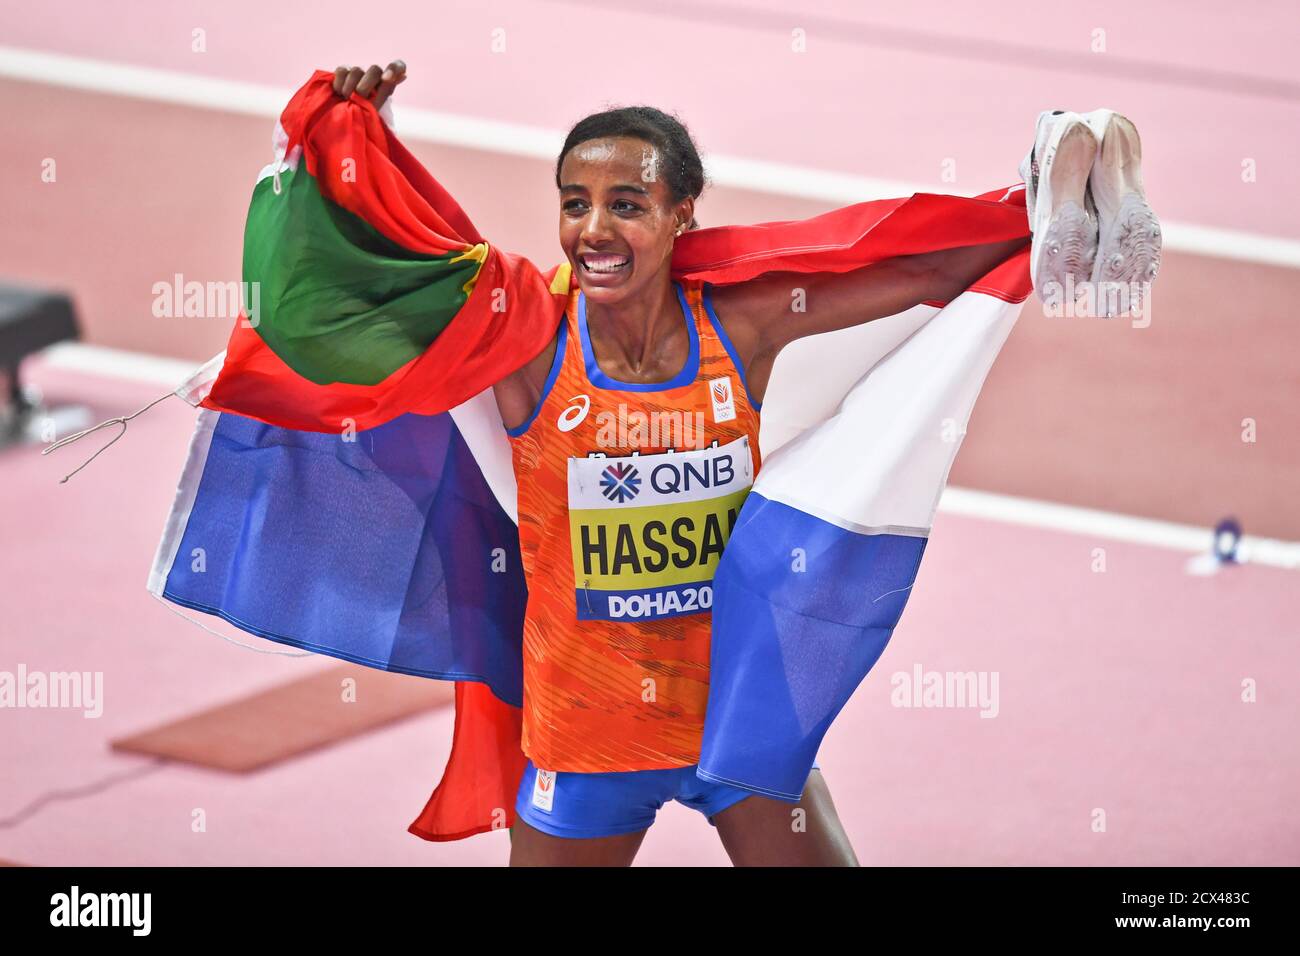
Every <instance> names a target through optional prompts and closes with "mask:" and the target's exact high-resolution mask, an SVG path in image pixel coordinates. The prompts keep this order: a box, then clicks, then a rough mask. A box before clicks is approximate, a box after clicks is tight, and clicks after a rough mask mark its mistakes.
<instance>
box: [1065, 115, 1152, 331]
mask: <svg viewBox="0 0 1300 956" xmlns="http://www.w3.org/2000/svg"><path fill="white" fill-rule="evenodd" d="M1084 119H1085V120H1086V121H1087V123H1088V126H1089V127H1090V128H1091V130H1092V132H1093V134H1094V135H1095V136H1096V137H1097V139H1098V141H1099V143H1100V146H1099V148H1098V150H1097V162H1096V163H1095V164H1094V165H1093V167H1092V173H1091V175H1090V176H1089V177H1088V185H1089V186H1090V188H1091V190H1092V195H1093V197H1094V198H1095V199H1096V202H1097V212H1098V216H1099V219H1100V235H1099V248H1098V251H1097V256H1096V259H1095V261H1094V264H1093V269H1092V276H1091V278H1092V282H1093V289H1094V293H1095V295H1096V299H1097V302H1098V304H1099V306H1100V307H1101V310H1102V314H1103V315H1105V314H1108V312H1109V310H1108V309H1107V308H1106V306H1107V305H1108V304H1109V303H1110V302H1111V300H1112V299H1113V298H1116V297H1115V296H1111V295H1108V294H1106V285H1105V284H1106V283H1118V284H1119V287H1118V288H1116V290H1115V291H1116V292H1117V293H1118V299H1119V301H1120V303H1121V305H1120V311H1126V310H1127V309H1126V306H1127V307H1128V308H1132V307H1134V306H1136V305H1138V304H1139V303H1140V300H1141V296H1142V294H1143V292H1144V291H1145V290H1146V289H1147V288H1149V283H1151V282H1152V281H1154V279H1155V277H1156V273H1157V272H1159V271H1160V247H1161V234H1160V220H1159V219H1157V218H1156V214H1155V210H1153V209H1152V208H1151V204H1150V203H1148V202H1147V198H1146V193H1145V192H1144V191H1143V188H1142V143H1141V140H1140V139H1139V138H1138V131H1137V127H1135V126H1134V125H1133V123H1132V122H1131V121H1130V120H1129V119H1128V118H1127V117H1125V116H1121V115H1120V114H1119V113H1116V112H1115V111H1114V110H1107V109H1099V110H1093V111H1092V112H1091V113H1085V114H1084ZM1098 283H1101V284H1100V285H1099V284H1098ZM1132 283H1136V285H1132ZM1130 292H1132V293H1133V295H1135V296H1136V297H1137V299H1136V300H1135V301H1130Z"/></svg>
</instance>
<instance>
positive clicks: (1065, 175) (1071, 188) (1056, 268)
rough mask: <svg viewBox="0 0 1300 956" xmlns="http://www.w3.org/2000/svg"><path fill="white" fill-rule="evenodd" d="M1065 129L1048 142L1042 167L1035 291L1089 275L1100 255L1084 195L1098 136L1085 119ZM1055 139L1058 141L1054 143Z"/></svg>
mask: <svg viewBox="0 0 1300 956" xmlns="http://www.w3.org/2000/svg"><path fill="white" fill-rule="evenodd" d="M1064 125H1065V126H1066V128H1065V129H1064V131H1062V132H1061V133H1060V135H1059V138H1057V137H1056V136H1053V137H1052V139H1049V140H1048V143H1047V148H1046V150H1045V153H1044V156H1043V159H1042V160H1041V162H1040V167H1041V169H1042V171H1043V175H1042V177H1041V178H1040V180H1039V189H1038V195H1037V197H1036V200H1037V201H1036V203H1035V206H1036V209H1035V216H1036V220H1037V221H1036V223H1035V226H1036V228H1035V229H1034V230H1033V232H1034V244H1035V249H1034V250H1033V252H1032V253H1031V259H1032V260H1033V261H1032V262H1031V267H1032V269H1033V273H1032V274H1033V278H1034V288H1035V289H1037V290H1039V293H1040V295H1041V294H1042V290H1043V289H1044V288H1046V287H1047V286H1048V285H1049V284H1051V283H1053V282H1055V283H1058V285H1059V288H1060V289H1061V290H1064V289H1066V288H1067V276H1073V277H1074V282H1075V285H1076V287H1077V286H1080V283H1079V281H1078V280H1080V279H1082V278H1083V277H1085V276H1090V275H1091V274H1092V272H1093V266H1094V264H1095V261H1096V256H1097V224H1096V221H1095V220H1093V219H1092V218H1090V217H1089V216H1088V212H1087V208H1086V205H1087V204H1086V201H1085V199H1084V193H1085V191H1086V190H1087V188H1088V177H1089V173H1090V171H1091V170H1092V168H1093V164H1094V162H1095V160H1096V158H1097V137H1096V136H1095V135H1094V134H1093V132H1092V130H1091V129H1089V128H1088V125H1087V123H1085V122H1083V121H1082V119H1079V120H1078V121H1074V122H1071V121H1068V120H1067V121H1065V124H1064ZM1053 140H1055V142H1053Z"/></svg>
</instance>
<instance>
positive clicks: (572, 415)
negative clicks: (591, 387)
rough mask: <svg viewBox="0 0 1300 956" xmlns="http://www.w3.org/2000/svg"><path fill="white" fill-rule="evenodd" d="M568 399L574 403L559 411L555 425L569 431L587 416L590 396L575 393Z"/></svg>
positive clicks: (561, 429)
mask: <svg viewBox="0 0 1300 956" xmlns="http://www.w3.org/2000/svg"><path fill="white" fill-rule="evenodd" d="M569 401H570V402H573V403H574V404H571V405H570V406H569V407H568V408H566V409H565V410H564V411H562V412H560V417H559V419H558V420H557V421H556V422H555V427H556V428H558V429H559V430H560V431H562V432H571V431H573V430H574V429H575V428H577V427H578V426H579V425H581V424H582V423H583V421H584V420H585V419H586V417H587V412H588V411H590V410H591V398H590V396H587V395H575V396H573V398H571V399H569Z"/></svg>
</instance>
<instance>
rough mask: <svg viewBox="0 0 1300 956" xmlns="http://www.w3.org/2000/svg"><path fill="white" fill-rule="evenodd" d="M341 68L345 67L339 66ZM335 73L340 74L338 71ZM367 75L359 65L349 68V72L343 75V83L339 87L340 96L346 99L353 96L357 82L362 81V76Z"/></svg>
mask: <svg viewBox="0 0 1300 956" xmlns="http://www.w3.org/2000/svg"><path fill="white" fill-rule="evenodd" d="M339 69H343V67H339ZM335 75H336V76H337V75H338V74H337V73H336V74H335ZM365 75H366V74H365V71H364V70H363V69H361V67H359V66H354V67H352V68H351V69H350V70H348V71H347V73H345V74H344V75H343V85H342V86H341V87H337V90H338V94H339V96H341V97H343V98H344V99H347V98H348V97H349V96H351V95H352V94H353V92H355V91H356V88H357V84H358V83H360V82H361V78H362V77H363V76H365Z"/></svg>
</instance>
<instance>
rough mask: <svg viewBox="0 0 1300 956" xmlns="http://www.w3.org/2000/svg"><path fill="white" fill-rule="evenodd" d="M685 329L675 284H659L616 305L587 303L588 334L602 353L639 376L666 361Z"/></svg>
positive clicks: (666, 282) (667, 282) (668, 282)
mask: <svg viewBox="0 0 1300 956" xmlns="http://www.w3.org/2000/svg"><path fill="white" fill-rule="evenodd" d="M681 327H682V309H681V305H680V304H679V303H678V301H677V288H676V286H675V285H674V284H673V283H672V282H671V281H665V282H662V283H655V284H653V286H652V288H649V289H647V290H646V291H644V292H642V293H641V294H639V295H631V296H627V297H625V298H624V299H623V301H621V302H618V303H615V304H611V305H605V304H599V303H592V302H590V301H588V303H587V332H588V334H589V335H590V336H591V339H592V341H593V343H598V346H597V347H598V348H599V350H600V354H601V355H603V356H606V357H607V359H608V360H609V361H611V362H613V361H617V362H619V363H620V364H621V365H622V366H623V367H626V368H627V369H629V370H631V371H632V372H633V373H634V374H635V375H640V374H642V373H644V372H646V371H647V370H649V369H652V368H654V366H655V365H657V364H659V363H660V362H662V361H663V359H664V358H665V351H666V347H667V345H668V344H669V343H670V342H671V341H672V339H673V335H674V333H675V332H676V331H678V330H679V329H680V328H681Z"/></svg>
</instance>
